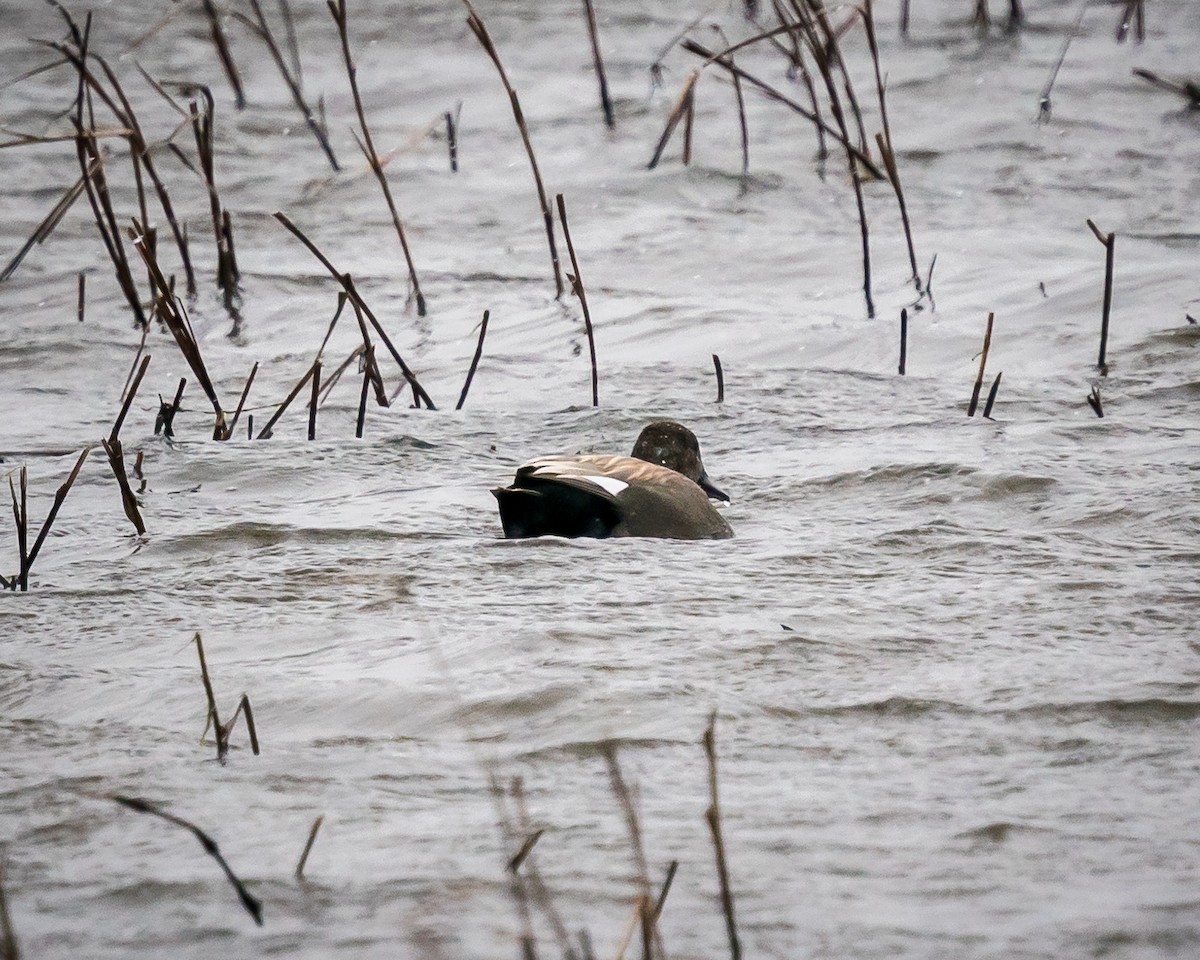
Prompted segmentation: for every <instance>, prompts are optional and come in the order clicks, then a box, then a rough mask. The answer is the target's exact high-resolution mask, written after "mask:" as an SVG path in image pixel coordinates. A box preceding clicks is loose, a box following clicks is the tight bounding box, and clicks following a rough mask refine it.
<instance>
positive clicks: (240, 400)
mask: <svg viewBox="0 0 1200 960" xmlns="http://www.w3.org/2000/svg"><path fill="white" fill-rule="evenodd" d="M257 373H258V361H257V360H255V361H254V366H252V367H251V368H250V376H248V377H246V385H245V386H244V387H242V395H241V396H240V397H238V405H237V409H236V410H234V411H233V419H232V420H230V421H229V429H228V430H226V431H225V436H224V437H223V438H222V439H224V440H228V439H229V438H230V437H232V436H233V430H234V428H235V427H236V426H237V422H238V417H240V416H241V415H242V408H243V407H244V406H245V405H246V397H248V396H249V395H250V387H251V386H253V385H254V376H255V374H257ZM183 382H185V383H186V382H187V381H183ZM167 436H170V434H167Z"/></svg>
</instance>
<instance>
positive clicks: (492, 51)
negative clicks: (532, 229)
mask: <svg viewBox="0 0 1200 960" xmlns="http://www.w3.org/2000/svg"><path fill="white" fill-rule="evenodd" d="M462 2H463V3H464V4H465V5H466V8H467V26H469V27H470V28H471V32H472V33H473V34H475V39H477V40H478V41H479V45H480V46H481V47H483V50H484V52H485V53H486V54H487V55H488V57H489V58H490V59H491V61H492V63H493V64H494V65H495V67H496V72H497V73H499V74H500V82H501V83H502V84H504V89H505V91H506V92H507V93H508V102H509V104H510V105H511V107H512V112H513V119H514V120H515V121H516V124H517V130H518V131H519V132H520V134H521V142H522V143H523V144H524V145H525V154H526V156H528V157H529V167H530V169H531V170H532V171H533V182H534V184H535V185H536V187H537V195H538V203H539V204H541V207H542V220H543V222H544V225H545V228H546V243H547V245H548V246H549V247H550V266H551V267H552V269H553V270H554V297H555V299H560V298H561V297H562V295H563V282H562V269H561V267H560V265H559V261H558V246H557V245H556V244H555V242H554V214H553V213H552V212H551V210H550V200H549V196H548V194H547V193H546V187H545V184H544V183H542V173H541V170H539V169H538V163H537V157H535V156H534V153H533V143H532V141H531V140H530V139H529V127H528V126H527V125H526V123H525V114H524V113H523V112H522V111H521V101H520V99H519V98H518V97H517V91H516V90H515V89H513V85H512V84H511V83H510V82H509V79H508V74H507V73H506V72H505V70H504V64H502V63H501V62H500V54H499V52H498V51H497V50H496V45H495V44H494V43H493V42H492V38H491V35H490V34H489V33H488V30H487V26H486V25H485V24H484V22H483V20H482V19H480V16H479V14H478V13H476V12H475V8H474V7H473V6H471V0H462Z"/></svg>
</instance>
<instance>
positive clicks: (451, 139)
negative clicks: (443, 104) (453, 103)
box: [446, 103, 462, 173]
mask: <svg viewBox="0 0 1200 960" xmlns="http://www.w3.org/2000/svg"><path fill="white" fill-rule="evenodd" d="M459 106H460V107H461V106H462V104H461V103H460V104H459ZM456 113H457V111H455V113H451V112H450V111H449V110H447V111H446V148H447V149H448V150H449V151H450V172H451V173H458V121H457V120H456V119H455V114H456Z"/></svg>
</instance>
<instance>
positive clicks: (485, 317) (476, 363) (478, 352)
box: [454, 310, 492, 410]
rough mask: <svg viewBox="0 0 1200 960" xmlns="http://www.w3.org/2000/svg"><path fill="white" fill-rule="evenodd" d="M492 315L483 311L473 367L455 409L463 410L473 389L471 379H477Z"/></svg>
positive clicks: (488, 311)
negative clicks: (469, 391)
mask: <svg viewBox="0 0 1200 960" xmlns="http://www.w3.org/2000/svg"><path fill="white" fill-rule="evenodd" d="M491 315H492V312H491V311H490V310H484V311H483V320H481V321H480V323H479V342H478V343H476V344H475V356H473V357H472V358H471V368H470V369H469V370H468V371H467V379H466V380H465V381H463V388H462V393H460V394H459V395H458V403H456V404H455V405H454V409H455V410H461V409H462V408H463V404H464V403H466V402H467V391H468V390H470V389H471V381H472V380H474V379H475V368H476V367H478V366H479V358H480V357H482V356H483V338H484V337H486V336H487V327H488V318H489V317H490V316H491Z"/></svg>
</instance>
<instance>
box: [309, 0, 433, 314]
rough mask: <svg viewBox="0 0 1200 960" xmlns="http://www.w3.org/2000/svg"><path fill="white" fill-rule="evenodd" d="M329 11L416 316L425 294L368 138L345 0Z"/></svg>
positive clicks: (334, 1) (363, 145) (365, 148)
mask: <svg viewBox="0 0 1200 960" xmlns="http://www.w3.org/2000/svg"><path fill="white" fill-rule="evenodd" d="M328 5H329V12H330V13H331V14H333V22H334V23H335V24H336V25H337V30H338V37H339V38H340V40H341V44H342V59H343V60H344V61H345V64H346V73H347V75H348V76H349V78H350V93H351V96H352V97H353V98H354V112H355V113H356V114H357V115H358V126H359V129H360V130H361V131H362V141H361V142H360V143H359V146H360V147H361V148H362V152H363V154H364V155H365V156H366V158H367V163H368V165H369V166H370V167H371V172H372V173H374V174H375V179H376V180H377V181H378V182H379V189H380V190H381V191H383V198H384V200H385V201H387V207H388V212H389V213H391V215H392V225H393V226H394V227H395V228H396V236H397V237H399V238H400V249H401V251H403V253H404V262H405V264H406V265H407V266H408V282H409V283H410V284H411V286H412V296H413V299H415V300H416V302H417V316H419V317H423V316H425V295H424V294H422V293H421V282H420V281H419V280H418V279H417V267H416V264H414V263H413V258H412V253H411V251H410V250H409V248H408V238H407V237H406V236H405V234H404V224H403V222H402V221H401V220H400V214H399V213H398V212H397V211H396V201H395V200H394V199H393V198H392V188H391V187H390V186H389V185H388V182H387V177H386V176H385V175H384V172H383V164H382V163H380V161H379V154H378V153H376V152H375V142H374V141H373V140H372V139H371V129H370V127H368V126H367V114H366V111H365V110H364V109H363V102H362V95H361V94H360V93H359V91H358V67H356V66H355V65H354V59H353V57H352V56H351V55H350V31H349V27H348V25H347V12H346V0H328Z"/></svg>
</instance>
